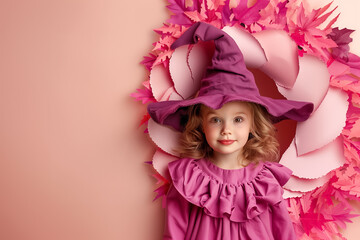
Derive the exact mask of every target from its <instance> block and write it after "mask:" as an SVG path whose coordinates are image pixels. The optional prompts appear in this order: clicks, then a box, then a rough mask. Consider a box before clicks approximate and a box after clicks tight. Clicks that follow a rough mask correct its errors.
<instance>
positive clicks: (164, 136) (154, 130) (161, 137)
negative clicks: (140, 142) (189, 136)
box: [148, 119, 180, 156]
mask: <svg viewBox="0 0 360 240" xmlns="http://www.w3.org/2000/svg"><path fill="white" fill-rule="evenodd" d="M148 130H149V136H150V138H151V140H152V141H153V142H154V143H155V144H156V145H157V146H158V147H159V148H160V149H162V150H163V151H165V152H167V153H169V154H171V155H174V156H177V155H178V154H177V153H176V152H175V151H174V149H175V147H176V146H178V141H179V137H180V133H179V132H177V131H175V130H172V129H170V128H169V127H166V126H163V125H160V124H158V123H156V122H155V121H154V120H152V119H149V122H148Z"/></svg>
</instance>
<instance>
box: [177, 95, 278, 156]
mask: <svg viewBox="0 0 360 240" xmlns="http://www.w3.org/2000/svg"><path fill="white" fill-rule="evenodd" d="M246 103H247V104H248V106H249V107H250V109H251V113H252V126H251V133H250V135H249V139H248V141H247V143H246V144H245V146H244V147H243V151H242V152H241V154H242V156H243V157H244V158H245V159H246V160H248V161H249V162H260V161H278V159H279V142H278V140H277V138H276V128H275V127H274V125H273V124H272V121H271V118H270V115H269V114H268V112H267V111H266V109H265V108H264V107H263V106H261V105H259V104H256V103H252V102H246ZM204 108H205V106H204V105H202V104H196V105H193V106H190V107H189V119H188V122H187V123H186V126H185V129H184V131H183V132H182V134H181V137H180V146H179V147H178V148H177V149H175V151H177V152H178V153H179V154H180V156H181V157H189V158H195V159H200V158H204V157H205V158H208V157H211V155H212V153H213V150H212V149H211V147H210V146H209V145H208V143H207V141H206V138H205V134H204V132H203V129H202V112H203V109H204Z"/></svg>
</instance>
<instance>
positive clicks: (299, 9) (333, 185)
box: [132, 0, 360, 239]
mask: <svg viewBox="0 0 360 240" xmlns="http://www.w3.org/2000/svg"><path fill="white" fill-rule="evenodd" d="M168 3H169V5H168V9H169V10H170V11H171V12H172V13H173V15H171V17H170V19H169V20H168V21H167V23H166V24H164V26H163V27H161V28H158V29H155V32H156V33H158V34H159V35H160V38H159V40H158V41H157V42H155V43H154V44H153V45H154V48H153V50H152V51H151V53H150V54H149V55H148V56H146V57H144V60H143V62H142V64H144V66H145V67H146V68H147V70H149V72H150V74H149V78H148V80H147V81H145V82H144V83H143V85H144V87H143V88H142V89H137V91H136V92H135V93H133V94H132V96H133V97H134V98H136V99H137V100H140V101H142V103H143V104H146V103H148V102H154V101H164V100H169V99H186V98H189V97H190V96H192V95H194V93H196V91H197V89H198V88H199V80H200V78H201V77H202V74H203V72H204V69H205V67H206V66H207V65H208V64H209V62H210V59H211V56H212V53H211V49H212V46H211V45H210V44H209V43H203V44H197V45H194V46H183V47H179V48H177V49H176V50H175V51H173V50H171V49H170V45H171V44H172V43H173V42H174V41H175V39H177V38H178V37H179V36H180V35H181V34H182V33H183V32H184V31H185V30H186V29H187V28H188V27H189V26H190V25H192V24H193V23H194V22H198V21H204V22H207V23H210V24H212V25H214V26H216V27H218V28H221V29H223V30H224V31H225V32H227V33H228V34H229V35H230V36H231V37H233V39H234V40H235V41H236V42H237V44H238V45H239V47H240V48H241V50H242V52H243V55H244V58H245V63H246V65H247V66H248V67H249V68H251V69H253V70H254V71H261V72H262V73H264V74H266V75H267V76H268V79H270V80H271V81H272V83H275V84H276V87H277V90H278V92H279V93H280V94H281V95H282V96H283V97H284V98H286V99H290V100H301V101H309V102H312V103H313V104H314V106H315V110H314V112H313V113H312V115H311V116H310V118H309V119H308V120H307V121H305V122H302V123H298V124H297V125H296V129H295V133H294V135H295V136H294V139H293V140H292V142H291V143H289V147H288V148H287V149H286V151H285V152H284V153H283V155H282V158H281V160H280V163H282V164H283V165H285V166H287V167H289V168H290V169H292V170H293V176H292V178H291V179H290V181H289V182H288V183H287V184H286V185H285V187H284V188H285V195H284V197H285V198H286V199H287V201H288V206H289V212H290V216H291V218H292V221H293V223H294V226H295V230H296V233H297V235H298V237H299V239H334V238H338V239H345V238H344V237H343V236H342V234H341V233H340V230H341V229H344V228H346V222H351V220H350V219H351V218H352V217H354V216H356V215H354V214H352V213H351V212H352V211H353V208H352V207H351V206H350V204H349V201H350V200H355V201H359V202H360V174H359V172H360V168H359V166H360V157H359V156H360V155H359V154H360V138H359V137H360V82H359V78H360V58H359V57H358V56H356V55H354V54H352V53H350V51H349V45H348V44H349V43H350V42H351V41H352V39H351V38H350V34H351V33H352V32H353V31H352V30H348V29H346V28H344V29H338V28H332V25H333V24H334V22H335V21H336V19H337V18H338V16H336V17H334V18H332V19H330V20H329V17H330V15H331V14H332V13H333V11H334V10H329V8H330V6H331V4H328V5H326V6H324V7H322V8H320V9H315V10H313V9H309V7H307V6H308V4H306V2H305V1H304V0H303V1H297V0H290V1H287V0H271V1H270V0H258V1H256V3H255V4H253V5H252V6H248V2H247V0H207V1H205V0H168ZM323 23H327V26H326V27H324V28H320V25H321V24H323ZM141 124H144V125H147V130H148V133H149V136H150V137H151V139H152V140H153V142H154V143H155V144H156V145H157V150H156V153H155V155H154V157H153V159H152V161H151V163H152V166H153V167H154V169H155V170H156V173H155V174H154V176H155V177H156V178H157V179H158V184H159V185H160V186H159V187H158V188H157V189H156V190H155V192H157V196H156V198H155V199H157V198H159V197H162V196H164V195H165V194H166V191H167V187H168V184H169V183H168V179H169V176H168V173H167V163H168V162H170V161H173V160H175V159H177V156H176V153H175V152H174V151H173V149H174V146H176V144H177V139H178V135H179V133H178V132H175V131H173V130H171V129H170V128H167V127H164V126H161V125H159V124H157V123H155V122H154V121H152V120H151V119H150V117H149V116H148V115H147V114H146V115H145V116H144V118H143V119H142V121H141Z"/></svg>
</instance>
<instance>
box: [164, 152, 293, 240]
mask: <svg viewBox="0 0 360 240" xmlns="http://www.w3.org/2000/svg"><path fill="white" fill-rule="evenodd" d="M169 171H170V175H171V178H172V180H173V184H172V185H171V187H170V189H169V192H168V194H167V203H166V204H167V208H166V224H165V233H164V239H166V240H168V239H173V240H220V239H223V240H225V239H226V240H238V239H242V240H243V239H251V240H258V239H259V240H260V239H261V240H282V239H283V240H293V239H296V236H295V233H294V228H293V225H292V222H291V220H290V217H289V213H288V210H287V208H286V204H285V202H284V201H283V198H282V193H283V189H282V187H281V186H283V185H284V184H285V183H286V182H287V181H288V179H289V177H290V175H291V170H289V169H288V168H286V167H284V166H282V165H281V164H279V163H271V162H264V163H259V164H257V165H255V164H250V165H248V166H247V167H245V168H241V169H236V170H225V169H221V168H219V167H217V166H216V165H214V164H212V163H211V162H210V161H207V160H206V159H200V160H194V159H188V158H185V159H180V160H177V161H174V162H171V163H170V164H169Z"/></svg>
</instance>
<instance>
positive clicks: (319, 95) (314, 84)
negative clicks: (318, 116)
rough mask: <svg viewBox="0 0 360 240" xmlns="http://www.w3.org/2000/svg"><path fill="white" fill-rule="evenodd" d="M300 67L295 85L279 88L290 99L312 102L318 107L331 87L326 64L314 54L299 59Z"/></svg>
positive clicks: (315, 107)
mask: <svg viewBox="0 0 360 240" xmlns="http://www.w3.org/2000/svg"><path fill="white" fill-rule="evenodd" d="M299 68H300V69H299V74H298V76H297V78H296V82H295V84H294V86H293V87H292V88H291V89H286V88H283V87H280V86H278V90H279V92H280V93H281V94H282V95H283V96H284V97H286V98H287V99H289V100H295V101H305V102H312V103H313V104H314V109H317V107H318V106H319V105H320V103H321V102H322V100H323V99H324V97H325V95H326V93H327V91H328V88H329V79H330V74H329V72H328V69H327V67H326V64H325V63H323V62H322V61H321V60H319V59H317V58H316V57H314V56H310V55H304V57H302V58H300V59H299ZM310 86H311V87H310Z"/></svg>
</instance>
